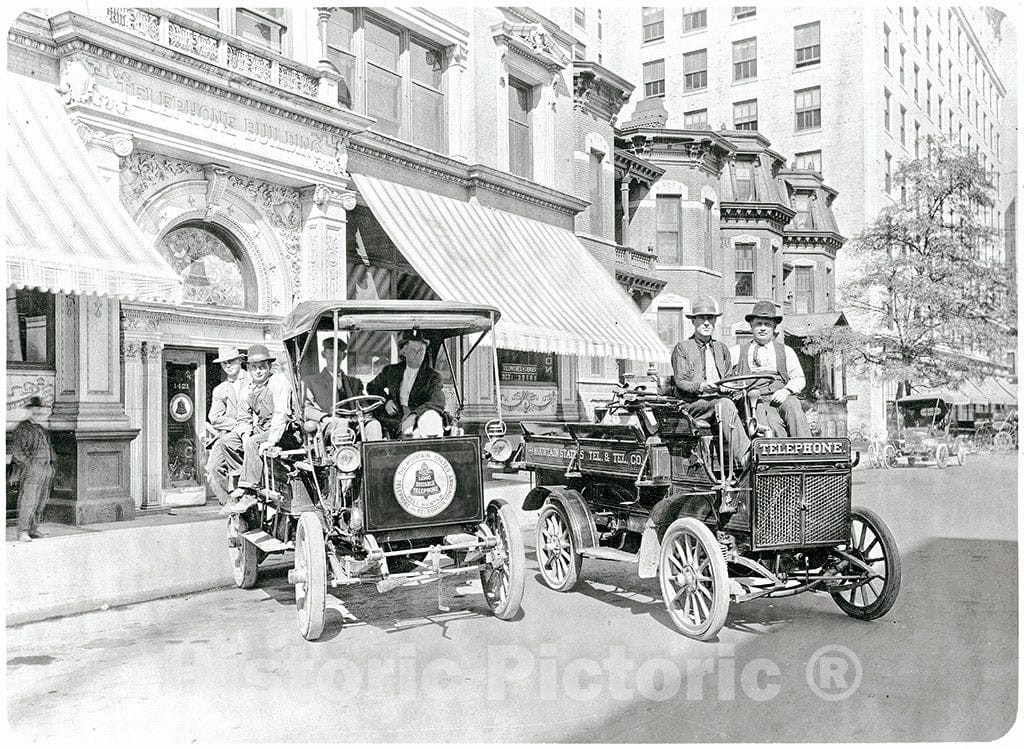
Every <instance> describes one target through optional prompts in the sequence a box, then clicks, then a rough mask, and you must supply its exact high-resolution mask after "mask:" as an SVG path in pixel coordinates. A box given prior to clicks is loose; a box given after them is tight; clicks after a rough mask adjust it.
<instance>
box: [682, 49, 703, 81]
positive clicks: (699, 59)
mask: <svg viewBox="0 0 1024 749" xmlns="http://www.w3.org/2000/svg"><path fill="white" fill-rule="evenodd" d="M707 68H708V51H707V50H706V49H699V50H697V51H696V52H689V53H687V54H685V55H683V73H684V75H683V90H684V91H694V90H696V89H700V88H707V85H708V70H707Z"/></svg>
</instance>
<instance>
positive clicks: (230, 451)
mask: <svg viewBox="0 0 1024 749" xmlns="http://www.w3.org/2000/svg"><path fill="white" fill-rule="evenodd" d="M242 451H243V447H242V437H241V435H238V434H236V433H234V432H226V433H224V434H222V435H221V436H220V437H218V438H217V440H216V442H214V443H213V447H211V448H210V455H209V457H207V459H206V480H207V482H208V483H209V486H210V488H211V489H212V490H213V494H214V496H215V497H217V500H218V501H219V502H220V503H221V504H222V505H223V504H226V503H227V502H228V499H229V497H228V491H227V477H228V474H229V473H230V472H231V471H237V470H238V469H239V467H240V466H241V465H242Z"/></svg>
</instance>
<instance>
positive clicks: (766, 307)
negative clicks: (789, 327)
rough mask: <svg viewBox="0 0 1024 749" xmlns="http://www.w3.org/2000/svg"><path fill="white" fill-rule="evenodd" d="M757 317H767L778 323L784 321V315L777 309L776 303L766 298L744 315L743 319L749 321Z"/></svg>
mask: <svg viewBox="0 0 1024 749" xmlns="http://www.w3.org/2000/svg"><path fill="white" fill-rule="evenodd" d="M755 317H767V318H768V319H769V320H774V321H775V324H776V325H778V324H779V323H780V322H782V315H780V314H779V313H778V312H776V311H775V303H774V302H769V301H768V300H766V299H762V300H761V301H760V302H758V303H757V304H755V305H754V308H753V309H752V310H750V312H749V313H747V314H746V315H744V317H743V319H744V320H746V321H747V322H748V323H749V322H750V321H751V320H753V319H754V318H755Z"/></svg>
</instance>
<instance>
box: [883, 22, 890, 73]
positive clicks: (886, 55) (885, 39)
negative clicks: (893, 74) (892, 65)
mask: <svg viewBox="0 0 1024 749" xmlns="http://www.w3.org/2000/svg"><path fill="white" fill-rule="evenodd" d="M882 64H883V65H885V69H886V70H888V69H889V27H888V26H886V25H885V24H882Z"/></svg>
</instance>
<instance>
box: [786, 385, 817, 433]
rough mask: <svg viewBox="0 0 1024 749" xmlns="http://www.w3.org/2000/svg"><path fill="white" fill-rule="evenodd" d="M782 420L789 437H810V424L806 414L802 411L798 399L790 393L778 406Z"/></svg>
mask: <svg viewBox="0 0 1024 749" xmlns="http://www.w3.org/2000/svg"><path fill="white" fill-rule="evenodd" d="M779 412H780V414H781V415H782V420H783V421H785V422H786V431H788V432H789V436H790V437H810V436H811V426H810V424H809V423H808V422H807V414H805V413H804V408H803V405H801V403H800V399H799V398H797V397H796V396H795V395H791V396H789V397H788V398H786V400H785V401H783V403H782V405H781V406H779Z"/></svg>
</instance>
